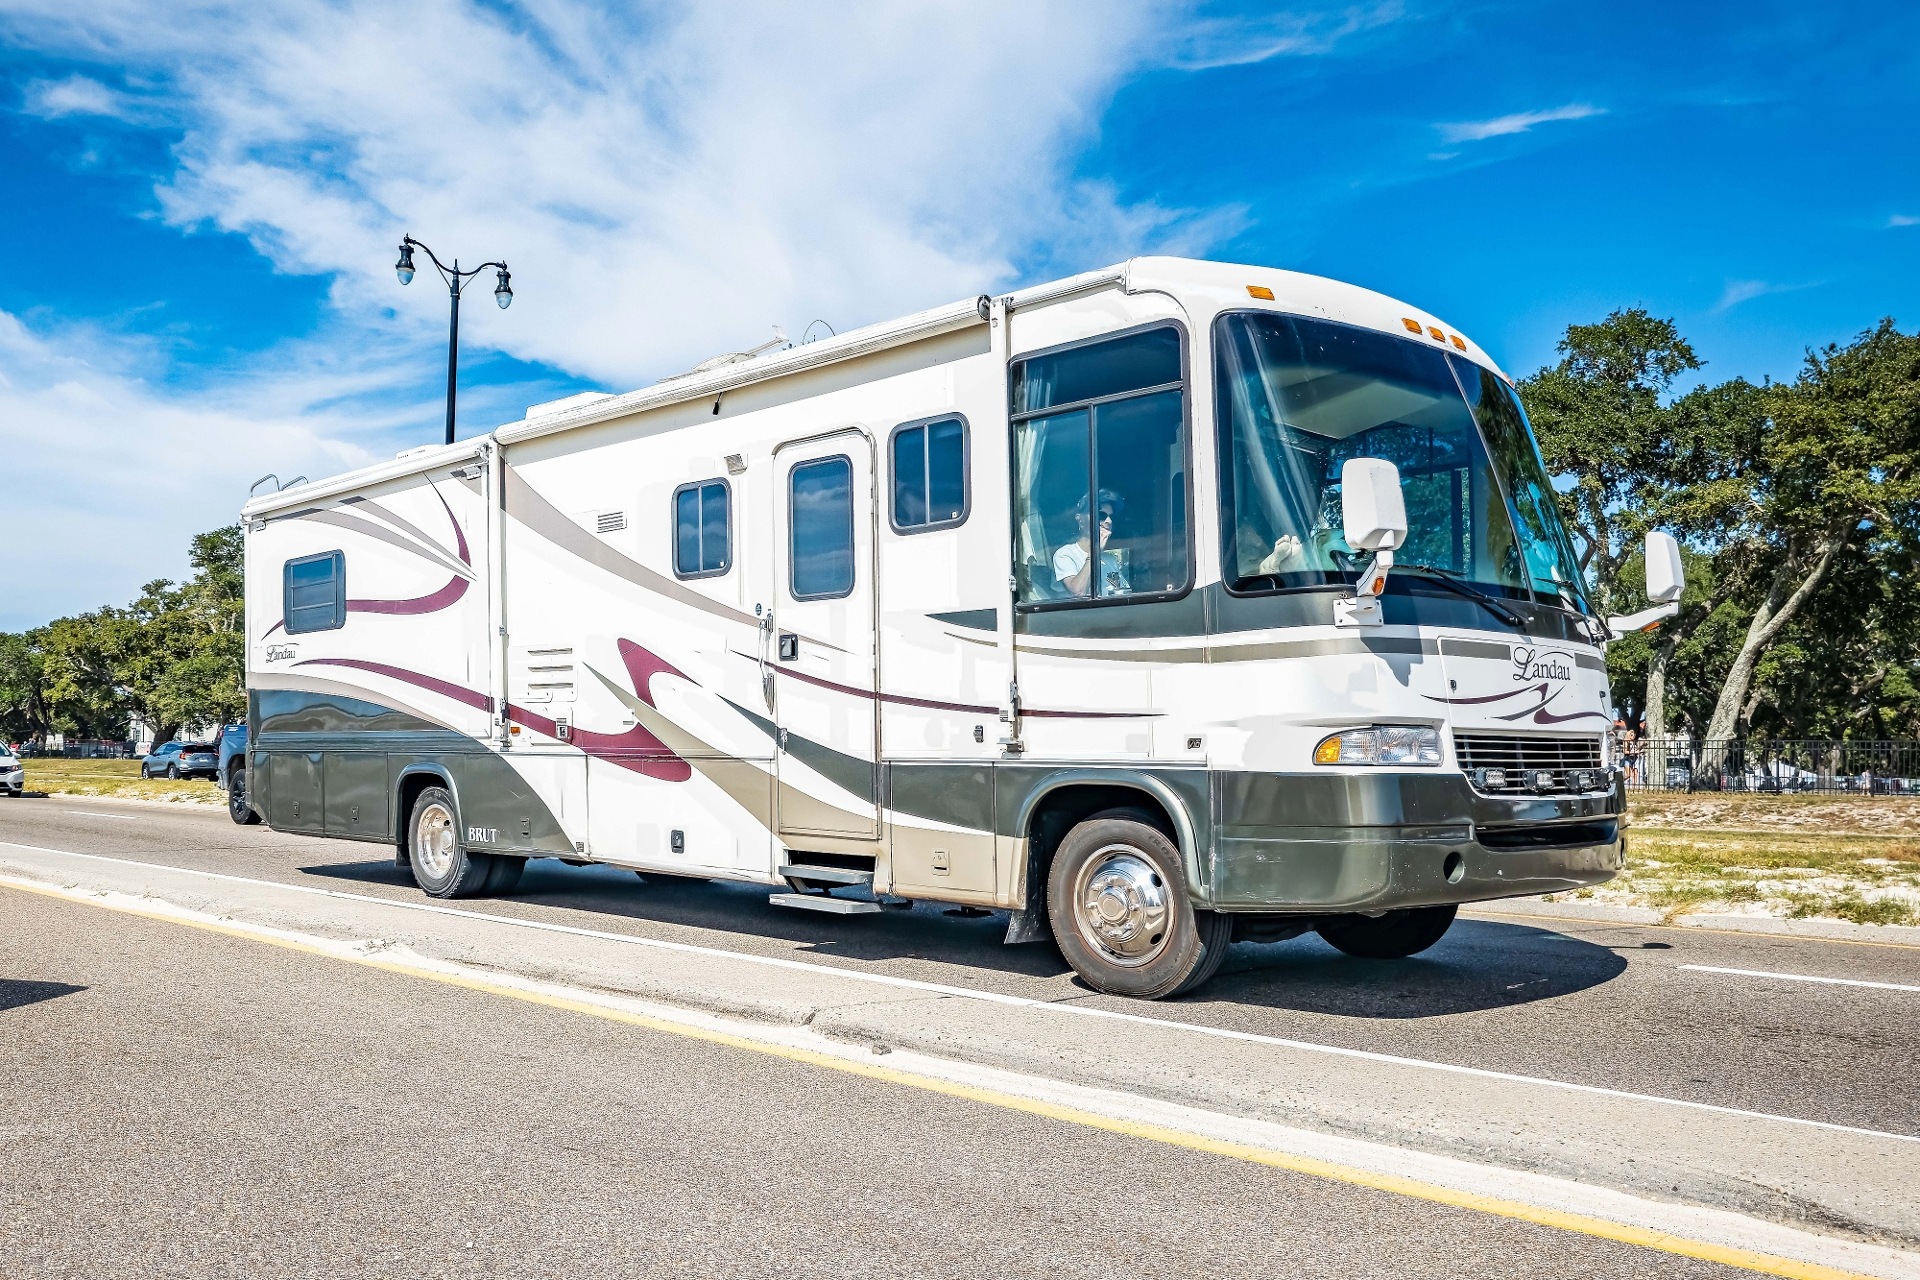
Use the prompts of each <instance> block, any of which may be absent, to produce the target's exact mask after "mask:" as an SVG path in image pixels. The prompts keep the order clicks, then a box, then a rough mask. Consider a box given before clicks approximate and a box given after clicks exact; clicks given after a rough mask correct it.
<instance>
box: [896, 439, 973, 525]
mask: <svg viewBox="0 0 1920 1280" xmlns="http://www.w3.org/2000/svg"><path fill="white" fill-rule="evenodd" d="M891 453H892V454H893V527H894V531H895V532H897V533H920V532H923V531H925V530H928V529H950V528H952V527H953V526H955V525H958V524H962V523H964V522H965V521H966V518H967V496H968V495H967V421H966V419H965V418H962V417H960V416H959V415H957V414H956V415H954V416H952V417H948V418H934V419H931V420H929V421H925V422H907V423H902V424H901V425H900V426H897V427H895V428H894V429H893V446H892V449H891Z"/></svg>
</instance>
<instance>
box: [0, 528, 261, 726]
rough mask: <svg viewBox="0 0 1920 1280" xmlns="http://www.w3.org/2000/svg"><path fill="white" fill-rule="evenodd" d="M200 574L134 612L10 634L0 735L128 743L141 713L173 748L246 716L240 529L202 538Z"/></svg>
mask: <svg viewBox="0 0 1920 1280" xmlns="http://www.w3.org/2000/svg"><path fill="white" fill-rule="evenodd" d="M189 562H190V563H191V564H192V566H193V570H194V573H193V576H192V577H191V578H189V579H188V580H187V581H186V582H185V583H182V584H179V585H177V586H176V585H175V584H174V583H172V582H170V581H168V580H166V579H164V578H162V579H157V580H155V581H153V582H149V583H148V584H147V585H146V586H144V587H142V588H141V591H140V595H139V596H138V597H137V598H136V599H135V600H134V601H133V602H132V603H130V604H128V605H126V606H124V607H115V606H107V607H105V608H101V609H96V610H94V611H93V612H91V613H85V614H81V615H79V616H77V617H71V618H58V619H55V620H54V621H53V622H50V623H48V624H47V625H46V626H44V627H36V628H35V629H33V630H32V631H28V632H25V633H23V634H18V635H0V734H4V735H8V736H18V737H39V736H42V735H45V734H47V733H63V734H67V735H70V736H74V737H84V738H117V737H124V736H126V734H127V733H128V731H129V727H130V721H131V720H132V718H133V717H136V716H137V717H139V718H141V719H142V720H144V721H145V722H146V723H148V724H149V725H152V726H153V727H154V731H155V739H156V741H165V740H167V739H168V738H170V737H172V736H173V735H174V734H176V733H178V732H179V730H180V729H181V727H182V726H184V725H197V724H206V723H215V722H220V721H229V720H237V719H239V718H240V717H241V716H243V715H244V714H245V713H246V702H247V697H246V683H245V645H246V639H245V636H244V634H243V632H242V626H243V618H244V599H243V596H244V586H243V582H242V563H243V562H242V549H241V540H240V529H239V526H238V525H232V526H229V527H227V528H225V529H216V530H214V531H213V532H211V533H203V534H200V535H199V536H197V537H196V538H194V540H193V547H192V550H191V552H190V553H189Z"/></svg>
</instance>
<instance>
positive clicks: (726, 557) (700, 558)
mask: <svg viewBox="0 0 1920 1280" xmlns="http://www.w3.org/2000/svg"><path fill="white" fill-rule="evenodd" d="M731 505H732V496H731V493H730V491H729V490H728V488H727V482H726V481H725V480H702V481H700V482H699V483H697V484H683V485H681V486H680V487H679V488H678V489H676V490H674V492H673V571H674V572H675V573H677V574H679V575H680V576H681V577H683V578H705V577H710V576H712V575H714V574H719V573H725V572H726V571H727V569H728V567H729V566H731V565H732V563H733V526H732V522H731V519H730V507H731Z"/></svg>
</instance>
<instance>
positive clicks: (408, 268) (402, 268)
mask: <svg viewBox="0 0 1920 1280" xmlns="http://www.w3.org/2000/svg"><path fill="white" fill-rule="evenodd" d="M393 274H395V275H397V276H399V277H400V283H401V284H412V283H413V246H412V245H410V244H408V243H407V242H406V241H404V240H403V241H401V242H400V261H398V262H396V263H394V264H393Z"/></svg>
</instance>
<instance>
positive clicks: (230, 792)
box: [227, 769, 260, 827]
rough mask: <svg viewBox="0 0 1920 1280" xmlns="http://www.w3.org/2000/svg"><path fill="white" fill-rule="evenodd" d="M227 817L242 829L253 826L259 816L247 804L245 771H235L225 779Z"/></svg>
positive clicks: (257, 821)
mask: <svg viewBox="0 0 1920 1280" xmlns="http://www.w3.org/2000/svg"><path fill="white" fill-rule="evenodd" d="M227 816H228V817H229V818H232V819H233V820H234V822H236V823H238V824H239V825H240V826H243V827H251V826H255V825H257V824H258V823H259V821H260V815H259V814H257V813H255V812H254V811H253V806H252V805H251V804H249V803H247V771H246V770H245V769H235V770H234V771H233V774H232V776H231V777H229V778H228V779H227Z"/></svg>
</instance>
